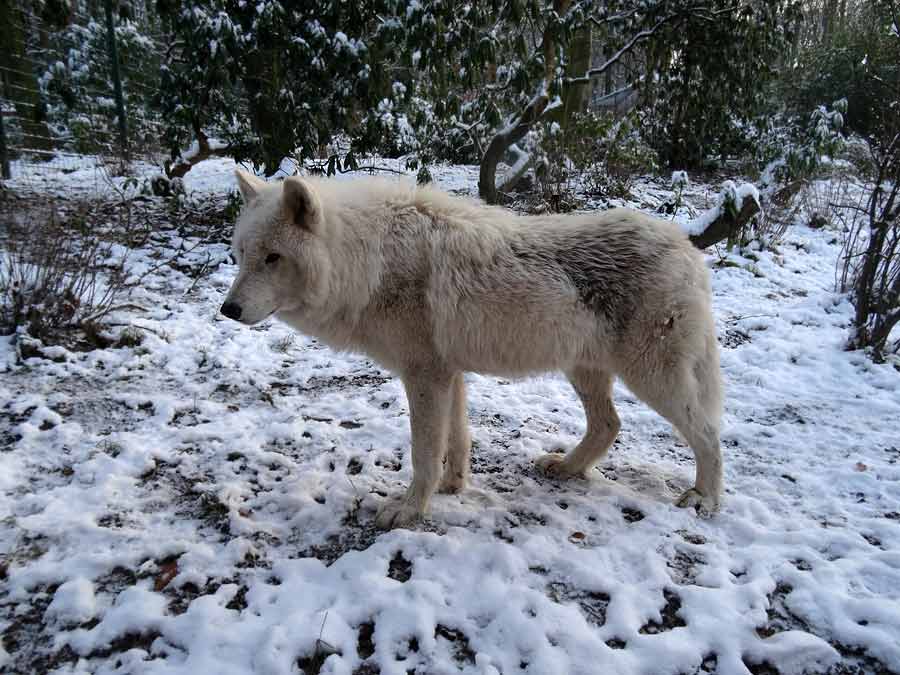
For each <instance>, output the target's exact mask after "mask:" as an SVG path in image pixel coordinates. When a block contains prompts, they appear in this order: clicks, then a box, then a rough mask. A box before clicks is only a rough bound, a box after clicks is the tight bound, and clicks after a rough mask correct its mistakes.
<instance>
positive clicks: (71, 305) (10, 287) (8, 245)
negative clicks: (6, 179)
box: [0, 202, 129, 339]
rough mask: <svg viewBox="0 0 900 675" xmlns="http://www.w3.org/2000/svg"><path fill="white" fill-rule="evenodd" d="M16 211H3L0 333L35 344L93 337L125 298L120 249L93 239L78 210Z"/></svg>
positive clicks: (88, 219)
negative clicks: (66, 334) (71, 332)
mask: <svg viewBox="0 0 900 675" xmlns="http://www.w3.org/2000/svg"><path fill="white" fill-rule="evenodd" d="M17 206H19V208H16V209H4V211H5V213H6V215H5V217H4V218H3V220H4V221H5V222H4V223H3V226H4V227H3V229H4V241H3V242H2V245H3V251H2V254H0V255H2V257H0V330H2V331H3V332H4V333H7V334H8V333H12V332H16V331H23V332H25V333H27V334H29V335H31V336H32V337H36V338H39V339H43V338H45V337H49V336H51V335H53V334H55V333H57V332H59V331H61V330H64V329H68V328H82V329H85V330H93V328H95V326H96V324H97V323H98V322H99V321H100V320H101V319H103V317H105V316H106V315H107V314H108V313H109V312H111V311H113V310H114V309H116V308H117V307H119V306H120V305H121V303H122V302H123V300H124V298H125V297H126V296H127V295H128V291H129V288H128V284H127V283H126V281H127V270H126V267H125V254H124V253H121V252H120V251H122V250H125V249H123V247H121V246H120V245H118V244H116V243H114V242H113V241H111V240H110V239H109V237H108V233H104V232H101V231H100V228H99V227H98V225H97V222H98V219H97V218H95V217H92V214H91V210H90V207H89V206H88V205H86V204H79V205H76V206H74V207H69V206H68V205H67V206H66V208H65V210H62V209H61V208H60V207H59V206H58V205H57V204H56V203H55V202H43V203H39V204H34V203H28V204H24V205H17Z"/></svg>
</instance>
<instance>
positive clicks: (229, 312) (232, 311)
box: [219, 302, 241, 321]
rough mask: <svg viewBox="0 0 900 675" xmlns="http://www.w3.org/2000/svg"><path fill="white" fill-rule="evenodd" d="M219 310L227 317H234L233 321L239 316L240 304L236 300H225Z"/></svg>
mask: <svg viewBox="0 0 900 675" xmlns="http://www.w3.org/2000/svg"><path fill="white" fill-rule="evenodd" d="M219 311H220V312H222V314H224V315H225V316H227V317H228V318H229V319H234V320H235V321H237V320H238V319H240V318H241V306H240V305H239V304H237V303H236V302H226V303H225V304H224V305H222V309H221V310H219Z"/></svg>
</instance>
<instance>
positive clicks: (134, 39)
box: [39, 19, 160, 154]
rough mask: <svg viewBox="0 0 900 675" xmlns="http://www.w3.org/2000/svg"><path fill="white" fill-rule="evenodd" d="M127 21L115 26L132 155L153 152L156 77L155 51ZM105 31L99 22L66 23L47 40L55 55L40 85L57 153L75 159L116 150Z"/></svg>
mask: <svg viewBox="0 0 900 675" xmlns="http://www.w3.org/2000/svg"><path fill="white" fill-rule="evenodd" d="M148 28H149V27H148V26H139V25H138V24H136V23H135V22H133V21H130V20H127V19H125V20H119V21H118V22H117V23H116V28H115V31H116V44H117V50H118V57H119V72H120V74H121V80H122V91H123V95H124V99H125V109H126V111H127V120H128V141H129V145H130V146H131V148H132V150H143V149H147V148H157V147H158V146H159V133H158V130H157V117H158V115H157V112H156V110H155V108H154V105H153V96H154V95H155V93H156V91H157V84H158V77H159V63H160V57H159V46H158V45H157V44H156V43H155V42H154V41H153V40H152V39H150V38H149V37H147V35H145V33H144V31H145V30H146V29H148ZM107 37H108V36H107V30H106V26H105V25H104V24H103V23H101V22H100V21H98V20H94V19H91V20H89V21H87V22H86V23H76V22H72V23H68V24H66V25H64V26H63V27H62V28H60V29H58V30H56V31H54V32H53V33H52V34H51V37H50V39H52V41H53V44H54V46H55V49H54V50H53V52H50V53H52V54H53V55H58V58H52V59H51V60H49V61H48V64H47V67H46V69H45V70H44V71H43V73H42V75H41V77H40V79H39V83H40V87H41V92H42V95H43V98H44V100H45V101H46V102H47V117H48V121H49V123H50V125H51V128H52V129H53V130H54V131H55V132H56V134H57V135H58V137H59V141H58V144H59V147H62V148H66V149H69V150H73V151H75V152H79V153H85V154H87V153H96V152H103V151H105V150H108V149H111V148H114V149H118V142H119V141H118V136H117V133H118V130H117V129H118V127H117V125H118V121H117V117H116V115H117V110H116V104H115V99H114V84H113V76H112V69H111V67H110V62H109V52H108V44H107Z"/></svg>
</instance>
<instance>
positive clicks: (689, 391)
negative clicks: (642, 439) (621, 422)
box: [625, 335, 722, 515]
mask: <svg viewBox="0 0 900 675" xmlns="http://www.w3.org/2000/svg"><path fill="white" fill-rule="evenodd" d="M714 340H715V336H714V335H713V336H712V337H711V338H710V340H708V341H709V342H711V345H709V346H707V354H706V355H705V356H704V358H700V359H697V360H693V362H692V360H691V359H685V360H684V361H682V362H681V363H678V362H676V363H675V364H672V365H670V366H669V367H668V368H666V369H665V370H664V371H663V372H661V373H657V374H656V375H655V377H652V378H651V377H649V376H647V375H646V374H645V375H644V376H643V377H640V378H628V377H626V378H625V384H627V385H628V387H629V389H631V390H632V391H633V392H634V393H635V394H637V395H638V396H639V397H640V398H641V399H642V400H643V401H644V402H646V403H647V404H648V405H650V406H651V407H652V408H653V409H654V410H656V412H658V413H659V414H660V415H662V416H663V417H665V418H666V419H667V420H669V421H670V422H671V423H672V425H673V426H674V427H675V428H676V429H677V430H678V431H679V432H680V433H681V435H682V436H684V438H685V440H687V442H688V444H689V445H690V446H691V449H692V450H693V451H694V459H695V460H696V463H697V469H696V477H695V480H694V486H693V487H692V488H690V489H688V490H686V491H685V492H684V493H683V494H682V495H681V496H680V497H678V499H676V500H675V504H676V505H677V506H680V507H695V508H697V510H698V511H699V512H700V514H701V515H710V514H712V513H714V512H715V511H717V510H718V508H719V500H720V498H721V496H722V451H721V448H720V447H719V423H720V418H721V382H720V374H719V360H718V353H717V352H713V351H712V350H714V349H716V347H715V342H714Z"/></svg>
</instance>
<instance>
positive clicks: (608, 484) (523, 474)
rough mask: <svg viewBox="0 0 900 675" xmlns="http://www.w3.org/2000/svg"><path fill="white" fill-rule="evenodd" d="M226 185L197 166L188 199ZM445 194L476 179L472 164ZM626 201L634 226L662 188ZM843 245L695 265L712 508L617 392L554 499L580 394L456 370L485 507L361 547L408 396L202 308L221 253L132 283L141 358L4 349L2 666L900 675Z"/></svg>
mask: <svg viewBox="0 0 900 675" xmlns="http://www.w3.org/2000/svg"><path fill="white" fill-rule="evenodd" d="M230 172H231V166H230V165H229V163H228V162H225V161H210V162H206V163H203V164H201V165H199V166H197V167H196V168H195V169H194V170H192V171H191V173H190V174H189V175H188V188H189V189H194V190H198V191H201V192H202V191H216V190H223V189H225V187H224V186H226V185H230V181H231V174H230ZM435 177H436V179H437V181H438V182H439V184H441V185H443V186H444V187H447V188H448V189H454V190H471V189H473V187H474V184H475V180H476V178H477V173H476V170H475V169H474V168H467V167H455V168H448V169H445V170H443V171H436V172H435ZM60 180H64V179H62V178H61V179H60ZM85 180H87V179H85ZM57 186H58V184H57ZM636 192H637V193H638V194H637V199H636V202H635V205H636V206H640V207H642V208H646V209H648V210H651V211H652V210H653V209H654V207H655V206H656V205H657V204H658V203H659V201H660V200H661V199H665V198H667V197H668V196H670V195H671V192H670V191H668V189H667V186H665V185H661V184H658V185H653V184H650V183H648V182H644V183H642V184H641V185H640V186H639V188H638V189H637V190H636ZM715 192H716V190H715V189H714V188H713V189H710V188H709V187H708V186H702V185H695V186H693V187H692V188H691V190H690V191H689V193H686V196H688V197H691V198H693V199H694V201H695V205H696V206H697V207H698V208H702V207H703V206H704V205H712V203H713V199H714V197H715ZM707 193H708V195H707V196H708V198H709V199H708V200H707V203H706V204H704V203H702V202H703V200H704V199H706V197H704V195H705V194H707ZM692 215H695V212H694V213H688V212H685V213H683V214H680V217H683V218H684V219H688V218H689V217H690V216H692ZM156 241H157V242H160V241H164V242H166V245H167V246H168V247H170V248H172V249H176V248H178V247H184V246H186V245H188V246H189V245H190V244H191V241H190V240H187V241H185V240H183V239H181V238H179V237H178V235H177V234H176V233H175V232H174V231H171V232H168V231H165V232H160V233H159V236H158V237H156ZM157 249H158V246H157ZM838 250H839V243H838V240H837V236H836V234H835V233H833V232H830V231H827V230H818V231H814V230H810V229H808V228H805V227H803V226H799V225H798V226H796V227H793V228H792V229H791V230H790V231H789V234H788V235H787V238H786V240H785V241H784V242H783V243H782V244H781V245H780V246H779V248H778V251H777V252H762V253H759V254H758V255H755V256H754V258H756V259H748V258H743V257H738V256H734V255H731V256H725V255H724V253H723V255H722V256H720V255H718V254H715V253H710V255H709V256H708V263H709V265H710V267H711V269H712V277H713V288H714V294H715V299H714V301H715V312H716V317H717V323H718V327H719V336H720V340H721V346H722V367H723V371H724V376H725V382H726V387H727V392H726V403H725V409H726V412H725V421H724V431H723V448H724V452H725V457H726V469H725V475H726V485H727V494H726V495H725V499H724V505H723V508H722V511H721V513H719V514H718V515H717V516H716V517H714V518H711V519H708V520H705V519H699V518H698V517H697V516H695V515H694V514H693V513H692V512H689V511H685V510H680V509H677V508H675V507H674V506H673V505H672V500H673V498H674V496H675V495H676V494H678V493H679V492H680V491H681V490H682V489H684V488H686V487H687V486H688V485H689V484H690V482H691V480H692V477H693V470H694V465H693V457H692V453H691V451H690V449H689V448H687V447H685V446H684V445H683V444H682V443H681V442H680V440H679V439H678V438H677V437H676V436H675V435H674V434H673V432H672V430H671V428H670V427H669V426H668V424H667V423H665V422H664V421H663V420H662V419H661V418H659V417H658V416H657V415H655V414H654V413H653V412H652V411H650V410H649V409H648V408H647V407H646V406H644V405H643V404H642V403H640V402H639V401H637V400H636V399H635V398H634V397H633V396H632V395H631V394H630V393H629V392H628V391H627V390H626V389H624V388H622V387H617V391H616V401H617V407H618V410H619V414H620V416H621V418H622V431H621V433H620V435H619V438H618V439H617V441H616V443H615V445H614V447H613V448H612V450H611V452H610V454H609V457H608V459H607V460H606V461H604V462H603V463H602V465H601V466H600V467H599V468H598V469H597V470H596V471H594V472H593V476H592V477H591V479H590V480H585V481H574V482H556V481H554V480H550V479H548V478H546V477H544V476H543V475H541V474H539V473H537V472H536V471H535V469H534V460H535V458H537V457H538V456H540V455H541V454H542V453H544V452H546V451H548V450H550V449H554V448H568V447H571V446H573V445H574V444H575V443H576V442H577V441H578V439H579V438H580V434H581V433H582V432H583V430H584V418H583V414H582V411H581V409H580V406H579V404H578V402H577V399H576V397H575V395H574V393H573V392H572V391H571V389H570V387H569V386H568V384H567V383H566V382H565V380H563V379H562V378H561V377H557V376H546V377H541V378H536V379H531V380H527V381H522V382H509V381H506V380H502V379H497V378H493V377H481V376H477V375H471V376H468V383H469V391H470V400H469V413H470V417H471V421H472V427H473V438H474V452H473V457H474V465H473V485H472V487H471V489H469V490H468V491H466V492H465V493H464V494H462V495H458V496H442V495H439V496H437V497H436V498H435V500H434V506H433V514H432V517H431V520H430V521H429V522H428V523H427V524H425V525H424V526H422V527H420V528H418V529H417V530H415V531H406V530H400V531H393V532H379V531H377V530H376V529H375V528H374V525H373V517H374V512H375V509H376V508H377V506H378V505H379V504H380V503H381V502H382V500H383V499H385V496H386V495H388V494H391V493H393V492H395V491H397V490H399V489H400V488H401V487H402V486H403V485H404V484H406V482H407V481H408V480H409V478H410V471H411V468H410V455H409V429H408V417H407V404H406V400H405V397H404V394H403V391H402V388H401V386H400V384H399V383H398V382H397V380H395V379H393V378H392V377H391V376H390V374H389V373H387V372H384V371H383V370H381V369H379V368H378V366H377V365H375V364H373V363H372V362H370V361H368V360H366V359H365V358H364V357H361V356H355V355H346V354H338V353H335V352H333V351H331V350H329V349H327V348H325V347H323V346H322V345H320V344H317V343H316V342H315V341H313V340H310V339H308V338H305V337H303V336H301V335H295V334H293V333H292V332H291V331H290V330H288V329H287V328H286V327H284V326H281V325H279V324H277V323H267V324H265V325H263V326H260V327H257V328H252V329H248V328H245V327H241V326H239V325H238V324H236V323H234V322H230V321H227V320H224V319H221V318H219V317H218V316H217V310H218V308H219V306H220V304H221V301H222V298H223V296H224V293H225V292H226V290H227V288H228V286H229V284H230V281H231V279H232V277H233V276H234V274H235V267H234V266H233V265H231V264H229V263H228V262H227V254H228V252H227V248H226V247H225V245H223V244H210V245H205V246H203V247H202V249H197V250H195V252H194V253H192V254H191V256H196V260H197V261H198V262H197V264H200V263H199V261H201V260H202V261H203V262H205V261H206V260H208V258H207V253H209V254H210V255H211V256H212V259H213V260H221V261H223V262H222V264H221V265H220V266H218V268H217V269H216V270H215V272H214V273H212V274H211V275H210V276H208V277H207V278H204V279H203V280H202V281H200V283H197V284H194V281H193V279H192V278H191V276H190V268H189V267H185V266H184V265H180V266H179V270H181V271H178V270H175V269H172V268H162V269H160V270H158V271H157V272H155V273H154V274H152V275H151V276H150V277H148V283H147V284H146V287H145V288H144V289H143V291H142V292H141V293H140V294H138V295H137V296H136V297H135V302H136V303H138V304H140V305H142V306H143V307H145V308H146V311H145V312H139V313H138V312H134V313H130V314H119V315H117V316H116V319H117V321H119V322H131V323H133V324H135V325H137V326H140V327H142V328H141V329H140V332H141V333H142V334H143V337H144V340H143V343H142V344H140V345H139V346H135V347H127V348H118V349H105V350H95V351H92V352H86V353H84V352H81V353H75V352H65V351H64V350H61V349H59V348H56V349H53V350H48V351H47V356H48V358H29V359H27V360H26V361H25V362H24V363H19V362H17V359H16V355H15V353H14V350H13V347H12V341H11V339H10V338H2V341H0V491H2V496H0V555H2V556H3V559H4V561H3V564H2V567H0V631H2V633H3V636H2V649H0V669H2V670H3V672H10V673H20V672H21V673H38V672H59V673H160V674H162V673H166V674H170V673H172V674H174V673H187V674H190V675H198V674H206V673H210V674H217V675H218V674H222V675H224V674H230V673H234V674H236V675H237V674H241V675H243V674H247V673H259V674H261V675H262V674H266V675H268V674H272V675H274V674H277V673H298V672H303V673H319V672H321V673H335V674H336V673H345V674H350V673H354V674H356V675H373V674H375V673H382V674H384V675H389V674H393V673H397V674H401V675H402V674H404V673H410V672H416V673H427V674H442V673H455V672H466V673H484V674H489V673H503V674H511V673H533V674H538V675H551V674H555V673H559V674H561V675H564V674H578V673H598V674H612V675H620V674H622V675H630V674H632V673H633V674H647V675H665V674H672V675H676V674H689V673H712V672H717V673H721V674H723V675H725V674H738V673H748V672H750V673H754V674H772V673H782V674H788V673H812V672H830V673H833V674H835V675H838V674H845V675H846V674H852V673H860V674H861V673H871V674H875V673H891V672H900V372H898V369H897V367H896V365H894V364H890V363H889V364H885V365H877V364H874V363H872V362H871V361H870V360H869V359H868V358H867V357H866V356H865V355H864V354H862V353H857V352H845V351H843V349H842V347H843V343H844V341H845V339H846V337H847V335H848V326H849V323H850V320H851V306H850V305H849V303H848V301H847V300H846V298H844V297H842V296H839V295H837V294H836V293H835V292H834V290H833V288H834V269H835V261H836V259H837V256H838ZM157 252H158V251H157ZM136 255H137V258H136V260H137V262H138V263H141V261H142V259H141V256H144V257H145V258H146V256H148V255H149V251H143V252H138V253H137V254H136ZM188 262H189V261H188ZM143 264H146V265H148V266H149V265H150V263H149V258H147V262H144V263H143ZM49 357H52V358H49Z"/></svg>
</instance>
